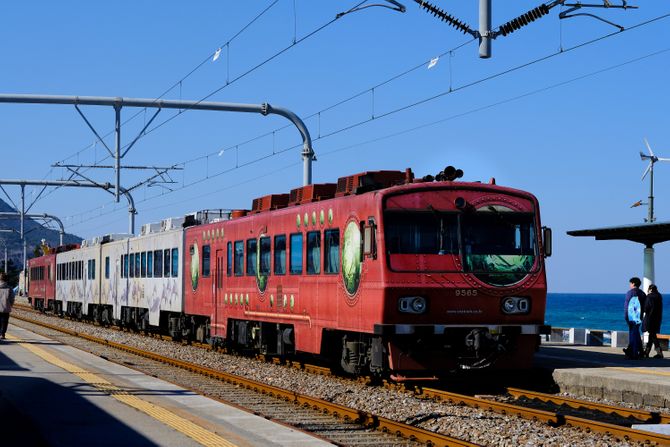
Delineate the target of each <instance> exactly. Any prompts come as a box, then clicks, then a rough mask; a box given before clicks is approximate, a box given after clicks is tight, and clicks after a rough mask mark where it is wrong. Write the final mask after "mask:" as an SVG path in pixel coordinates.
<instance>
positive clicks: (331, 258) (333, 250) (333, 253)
mask: <svg viewBox="0 0 670 447" xmlns="http://www.w3.org/2000/svg"><path fill="white" fill-rule="evenodd" d="M323 243H324V249H323V271H324V272H325V273H339V272H340V230H339V229H337V230H326V231H324V232H323Z"/></svg>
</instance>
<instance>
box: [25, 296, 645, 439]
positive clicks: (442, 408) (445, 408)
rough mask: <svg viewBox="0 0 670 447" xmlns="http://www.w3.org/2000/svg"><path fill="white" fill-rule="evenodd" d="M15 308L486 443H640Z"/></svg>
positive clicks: (79, 329) (36, 317) (86, 331)
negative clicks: (423, 397)
mask: <svg viewBox="0 0 670 447" xmlns="http://www.w3.org/2000/svg"><path fill="white" fill-rule="evenodd" d="M14 313H15V314H16V315H18V316H24V317H26V318H29V319H32V320H38V321H43V322H45V323H49V324H52V325H57V326H59V327H63V328H66V329H70V330H74V331H77V332H80V333H84V334H89V335H92V336H95V337H99V338H103V339H106V340H109V341H111V342H115V343H121V344H124V345H128V346H133V347H137V348H140V349H144V350H148V351H151V352H154V353H156V354H159V355H163V356H166V357H171V358H175V359H178V360H182V361H187V362H191V363H195V364H198V365H202V366H206V367H209V368H212V369H216V370H220V371H224V372H228V373H231V374H237V375H240V376H243V377H245V378H248V379H252V380H256V381H258V382H263V383H266V384H270V385H274V386H277V387H281V388H285V389H289V390H292V391H296V392H300V393H303V394H309V395H311V396H313V397H317V398H320V399H323V400H327V401H330V402H334V403H337V404H340V405H344V406H347V407H350V408H355V409H357V410H360V411H365V412H369V413H372V414H375V415H377V416H381V417H385V418H388V419H392V420H395V421H399V422H404V423H409V424H412V425H415V426H417V427H421V428H423V429H426V430H430V431H434V432H438V433H442V434H445V435H448V436H453V437H457V438H459V439H462V440H465V441H469V442H472V443H475V444H479V445H482V446H510V447H511V446H547V447H549V446H597V447H609V446H629V445H641V444H639V443H637V442H632V441H625V440H620V439H616V438H614V437H612V436H610V435H607V434H601V433H589V432H587V431H585V430H580V429H577V428H571V427H565V426H561V427H557V428H553V427H549V426H547V425H546V424H543V423H541V422H536V421H528V420H525V419H522V418H519V417H516V416H509V415H501V414H497V413H493V412H489V411H483V410H479V409H475V408H470V407H467V406H464V405H455V404H451V403H447V402H434V401H430V400H426V399H421V398H419V397H416V396H414V395H413V394H412V393H410V392H406V391H399V390H391V389H386V388H381V387H375V386H368V385H366V384H364V383H359V382H356V381H350V380H345V379H340V378H336V377H330V376H322V375H317V374H313V373H309V372H306V371H302V370H299V369H295V368H288V367H286V366H282V365H276V364H272V363H265V362H260V361H258V360H255V359H249V358H244V357H237V356H232V355H227V354H222V353H219V352H213V351H208V350H205V349H202V348H198V347H194V346H189V345H182V344H179V343H174V342H171V341H166V340H162V339H158V338H152V337H146V336H142V335H139V334H134V333H130V332H121V331H118V330H111V329H108V328H103V327H99V326H94V325H90V324H85V323H81V322H76V321H71V320H66V319H60V318H56V317H53V316H49V315H43V314H37V313H33V312H27V311H24V310H21V309H17V308H15V309H14ZM15 321H16V320H15ZM19 324H20V323H19Z"/></svg>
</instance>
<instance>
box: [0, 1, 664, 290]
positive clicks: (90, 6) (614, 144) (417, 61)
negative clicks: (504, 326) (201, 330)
mask: <svg viewBox="0 0 670 447" xmlns="http://www.w3.org/2000/svg"><path fill="white" fill-rule="evenodd" d="M356 3H358V2H354V1H351V2H346V1H337V2H336V1H326V0H322V1H318V2H315V1H308V0H296V1H295V2H294V1H293V0H279V1H277V2H274V1H254V2H225V1H224V2H220V1H219V2H214V1H200V2H192V3H191V4H188V5H187V4H185V3H183V2H176V1H162V2H155V1H154V2H151V1H139V2H127V1H121V2H114V3H113V4H111V3H104V2H103V3H100V2H84V1H70V2H65V3H61V2H59V3H55V2H47V1H37V2H29V3H26V2H4V3H3V4H2V5H1V6H0V13H1V14H2V16H3V26H2V28H0V42H2V44H0V48H1V56H0V57H1V59H0V64H1V66H2V70H0V85H1V86H2V87H0V90H1V91H2V92H3V93H33V94H60V95H82V96H83V95H93V96H124V97H143V98H155V97H158V96H159V95H161V94H163V93H164V92H165V91H166V90H168V89H169V88H170V87H171V86H173V85H175V83H178V81H179V80H180V79H183V78H184V76H185V75H186V74H188V73H189V72H191V70H193V69H194V68H195V67H196V66H198V65H199V64H200V63H201V62H203V61H205V60H207V62H205V63H204V64H203V65H202V66H200V68H199V69H197V70H196V71H195V72H193V74H192V75H191V76H189V77H188V78H186V79H184V80H183V81H182V82H181V84H177V86H176V87H174V88H172V89H171V90H169V91H168V92H167V93H166V94H165V96H164V98H166V99H190V100H199V99H202V98H203V97H205V96H207V95H209V94H210V93H212V92H214V91H216V90H219V89H220V90H219V91H218V93H216V94H214V95H212V96H211V97H210V98H209V100H212V101H224V102H242V103H261V102H268V103H270V104H274V105H278V106H283V107H286V108H289V109H291V110H293V111H294V112H296V113H297V114H298V115H300V116H301V117H303V118H304V119H305V122H306V123H307V125H308V127H309V129H310V132H311V134H312V137H313V138H314V140H315V144H314V148H315V151H316V153H317V157H318V161H317V162H316V163H315V164H314V181H315V182H333V181H335V180H336V179H337V178H338V177H340V176H344V175H347V174H351V173H355V172H361V171H365V170H378V169H398V170H403V169H405V168H406V167H411V168H412V169H413V170H414V171H415V173H417V174H418V175H425V174H428V173H433V174H434V173H436V172H437V171H439V170H440V169H442V168H443V167H444V166H446V165H448V164H452V165H455V166H457V167H460V168H462V169H463V170H464V171H465V177H464V179H465V180H483V181H487V180H488V179H489V178H490V177H495V178H496V180H497V182H498V184H502V185H507V186H511V187H515V188H519V189H525V190H528V191H531V192H533V193H534V194H535V195H537V197H538V198H539V200H540V203H541V211H542V218H543V222H544V224H545V225H548V226H550V227H552V228H553V230H554V235H555V236H554V256H552V258H550V259H549V260H548V278H549V290H550V291H553V292H619V291H625V289H626V287H627V280H628V278H629V277H630V276H632V275H641V274H642V271H641V270H642V247H641V246H639V245H637V244H634V243H631V242H625V241H622V242H619V241H617V242H609V241H605V242H595V241H594V240H592V239H591V238H572V237H569V236H567V235H565V232H566V231H567V230H573V229H582V228H594V227H602V226H611V225H618V224H631V223H638V222H642V219H643V218H644V217H645V216H646V208H644V207H639V208H634V209H631V208H629V207H630V205H631V204H632V203H633V202H635V201H637V200H639V199H646V196H647V195H648V182H646V181H645V182H641V181H640V176H641V175H642V172H643V170H644V168H645V164H644V163H643V162H642V161H641V160H640V158H639V155H638V152H639V151H640V150H643V149H644V142H643V138H645V137H646V138H647V139H648V140H649V142H650V143H651V144H652V147H654V148H655V149H656V151H657V152H658V155H660V156H666V157H670V144H669V142H670V126H669V125H668V121H669V119H670V115H669V112H668V103H669V99H670V95H669V94H668V93H669V91H668V90H669V87H668V82H667V77H668V72H669V69H670V44H669V43H668V42H670V38H669V37H670V26H669V25H670V18H663V19H660V20H657V21H655V22H651V23H649V24H645V25H641V26H639V27H636V28H633V27H634V26H635V25H638V24H643V23H645V22H647V21H649V20H651V19H653V18H656V17H660V16H664V15H665V14H668V13H670V2H668V1H649V0H646V1H645V0H637V1H629V3H630V4H633V5H637V6H639V7H640V8H639V9H636V10H627V11H621V10H596V11H589V12H594V13H597V14H599V15H601V16H602V17H604V18H607V19H608V20H611V21H613V22H616V23H618V24H620V25H622V26H624V27H625V28H633V29H630V30H627V31H625V32H622V33H616V31H617V29H616V28H614V27H612V26H611V25H607V24H605V23H603V22H600V21H597V20H595V19H592V18H588V17H575V18H571V19H566V20H559V19H558V12H559V8H555V9H553V10H552V11H551V13H550V14H549V15H548V16H545V17H543V18H541V19H540V20H538V21H536V22H534V23H532V24H530V25H529V26H527V27H525V28H523V29H521V30H519V31H517V32H515V33H513V34H512V35H510V36H507V37H499V38H498V39H497V40H496V41H494V42H493V57H492V58H491V59H488V60H483V59H479V58H478V57H477V45H476V42H470V40H471V39H470V38H469V36H465V35H463V34H461V33H460V32H458V31H456V30H455V29H454V28H451V27H449V26H447V25H446V24H444V23H442V22H439V21H438V20H436V19H435V18H433V17H432V16H431V15H429V14H427V13H426V12H425V11H422V10H421V9H419V7H418V5H417V4H416V3H414V2H413V1H409V0H404V1H403V2H402V3H404V4H405V6H406V7H407V12H406V13H405V14H400V13H398V12H394V11H391V10H389V9H384V8H379V7H375V8H368V9H365V10H362V11H359V12H355V13H351V14H348V15H345V16H344V17H342V18H341V19H339V20H337V21H335V22H333V23H332V24H330V25H328V26H327V27H325V28H323V29H322V30H321V31H319V32H317V33H315V34H313V35H311V36H310V37H307V38H305V39H304V40H301V39H302V38H303V37H305V36H307V35H309V34H310V33H311V32H312V31H314V30H316V29H318V28H320V27H321V26H322V25H324V24H326V23H328V22H330V21H331V20H332V19H333V18H334V17H335V15H336V14H337V13H339V12H342V11H344V10H346V9H348V8H349V7H351V6H353V5H354V4H356ZM434 3H435V4H437V5H438V6H439V7H441V8H443V9H445V10H446V11H448V12H449V13H451V14H452V15H453V16H456V17H458V18H459V19H462V20H463V21H464V22H466V23H468V24H470V25H471V26H473V27H476V26H477V5H478V2H477V1H475V0H472V1H467V2H464V1H455V0H450V1H445V0H434ZM493 3H494V12H493V23H494V25H499V24H501V23H503V22H505V21H507V20H509V19H512V18H514V17H516V16H518V15H519V14H521V13H524V12H526V11H528V10H529V9H532V8H534V7H536V6H538V5H539V4H540V3H539V2H532V1H516V2H501V1H494V2H493ZM595 3H598V2H597V1H596V2H595ZM266 8H269V9H267V12H265V14H263V15H262V16H261V17H260V18H259V19H258V20H257V21H255V22H254V23H253V24H252V25H250V26H249V27H248V28H247V29H246V30H245V31H244V32H242V33H241V34H239V35H238V36H237V37H235V38H234V39H233V40H232V41H231V43H230V44H229V47H228V48H226V47H224V49H223V51H222V52H221V56H220V57H219V59H218V60H217V61H212V60H211V56H212V55H213V54H214V52H215V51H216V50H217V48H219V47H221V46H223V45H224V44H225V43H226V42H228V41H229V40H230V39H231V38H232V37H233V36H235V35H236V34H237V33H238V31H240V30H241V29H243V28H244V27H245V26H246V25H247V24H248V23H249V22H250V21H251V20H252V19H253V18H254V17H256V16H257V15H258V14H259V13H261V11H263V10H265V9H266ZM611 33H615V35H612V36H609V37H605V38H602V39H600V40H597V39H598V38H600V37H603V36H606V35H608V34H611ZM294 40H297V41H298V42H299V43H297V44H296V45H292V43H293V42H294ZM592 41H593V42H592ZM468 42H469V43H468ZM589 42H591V43H589ZM582 44H584V45H582ZM461 45H463V46H462V47H461V48H459V49H457V50H454V51H452V52H450V50H452V49H454V48H457V47H459V46H461ZM287 47H289V48H288V49H286V48H287ZM575 47H577V48H575ZM561 48H562V49H563V51H562V52H561V51H560V50H561ZM283 49H286V51H284V52H283V53H282V54H281V55H279V56H278V57H276V58H274V59H273V60H271V61H270V62H268V63H266V64H264V65H262V66H260V67H259V68H258V69H256V70H253V71H251V72H250V73H249V74H246V75H244V76H242V77H240V75H243V74H244V73H245V72H247V71H249V70H250V69H252V68H253V67H255V66H256V65H258V64H259V63H261V62H263V61H264V60H266V59H268V58H269V57H271V56H272V55H274V54H276V53H278V52H279V51H281V50H283ZM440 54H442V55H443V56H442V57H440V59H439V61H438V63H437V65H436V66H435V67H433V68H431V69H428V68H427V63H428V61H430V60H431V59H432V58H434V57H435V56H438V55H440ZM414 67H419V68H417V69H415V70H411V71H409V72H408V73H406V74H405V75H404V76H400V77H398V78H395V77H396V76H397V75H399V74H401V73H405V72H407V71H408V70H409V69H411V68H414ZM238 77H239V79H237V78H238ZM393 78H395V79H394V80H392V81H389V82H385V81H387V80H390V79H393ZM234 79H236V80H235V81H234V82H232V83H230V84H228V85H226V84H227V82H230V81H231V80H234ZM380 84H383V85H380ZM375 86H378V87H376V88H374V94H373V91H372V87H375ZM222 87H223V88H222ZM450 90H452V92H451V93H449V91H450ZM357 93H362V94H361V95H360V96H358V97H356V98H355V99H352V100H351V101H348V102H345V103H343V104H340V105H338V106H335V107H331V106H333V105H334V104H337V103H339V102H341V101H342V100H344V99H347V98H350V97H352V96H353V95H355V94H357ZM435 96H437V97H436V98H435V99H433V100H430V101H425V102H422V101H423V100H425V99H427V98H431V97H435ZM418 102H421V104H418V105H415V106H411V107H407V108H405V107H406V106H410V105H412V104H415V103H418ZM83 110H84V113H86V115H87V117H88V118H89V120H90V121H91V122H92V123H93V124H94V125H95V126H96V128H97V129H98V131H99V132H101V133H107V132H109V131H110V130H112V128H113V112H112V110H111V109H109V108H100V107H87V108H84V109H83ZM137 112H138V110H136V109H124V110H123V118H124V119H127V118H130V117H131V116H133V115H134V114H136V113H137ZM139 112H140V113H139V115H138V116H137V117H136V118H135V119H133V120H131V121H130V122H129V123H127V124H126V125H125V126H124V128H123V141H124V143H128V142H129V141H131V140H132V139H133V138H134V137H135V135H136V133H137V132H138V131H139V130H140V129H141V128H142V127H143V125H144V122H145V120H147V119H149V117H150V116H151V112H147V113H144V112H143V111H139ZM318 112H321V113H318ZM175 113H176V112H175V111H167V110H166V111H163V112H161V114H160V115H159V116H158V118H157V119H156V121H155V124H154V125H152V126H151V127H150V129H151V128H153V127H154V126H155V125H156V124H160V123H162V122H163V121H165V120H166V119H168V118H173V119H171V120H170V121H168V122H166V123H165V124H164V125H160V127H158V128H156V129H154V130H152V131H151V132H150V133H149V134H148V135H147V136H145V137H144V138H142V139H140V141H139V142H138V143H137V144H136V145H135V147H133V149H132V150H131V151H130V152H129V153H128V155H127V157H126V159H124V163H125V164H129V165H172V164H175V163H184V162H186V161H188V160H194V159H197V160H196V161H192V162H188V163H185V164H184V165H183V167H184V170H183V171H179V172H175V173H174V174H173V178H174V180H175V181H176V182H177V183H175V184H173V185H169V186H170V187H171V188H172V189H173V190H174V191H169V190H168V189H166V188H164V187H159V186H154V187H151V188H139V189H137V190H135V191H133V195H134V197H135V201H136V202H137V208H138V211H139V214H138V216H137V226H138V228H139V225H140V224H142V223H145V222H155V221H158V220H160V219H162V218H165V217H168V216H178V215H182V214H184V213H186V212H189V211H194V210H197V209H204V208H248V207H249V206H250V204H251V200H252V199H253V198H255V197H258V196H262V195H265V194H269V193H278V192H287V191H288V190H290V189H291V188H294V187H296V186H299V185H300V184H301V180H302V178H301V177H302V167H301V164H300V156H299V149H298V148H295V149H290V150H287V149H288V148H291V147H292V146H297V145H299V143H300V138H299V135H298V133H297V132H296V131H295V130H294V129H293V128H291V127H285V126H286V123H287V122H286V121H285V120H283V119H282V118H279V117H263V116H256V115H247V114H232V113H216V112H196V111H189V112H185V113H182V114H180V115H179V116H174V115H175ZM312 115H315V116H313V117H311V118H307V117H310V116H312ZM372 116H375V117H380V116H381V117H380V118H376V119H371V118H372ZM362 122H364V123H363V124H358V123H362ZM0 123H1V124H0V127H1V128H2V131H1V132H0V145H1V147H2V150H3V152H2V153H3V154H4V161H3V163H2V174H0V177H2V178H23V179H54V180H55V179H61V178H65V177H66V176H67V173H66V172H65V171H64V170H63V169H58V168H51V165H52V164H53V163H55V162H57V161H61V162H63V163H73V164H76V163H82V164H91V163H93V162H94V161H95V162H99V163H100V162H102V163H103V164H104V163H109V160H107V161H106V162H105V161H101V160H102V159H103V157H104V151H105V150H104V148H103V147H102V146H101V145H100V144H93V142H94V136H93V134H92V133H91V132H90V130H89V129H88V128H87V127H86V125H85V123H84V122H83V121H82V120H81V118H80V117H79V116H78V114H77V113H76V111H75V110H74V108H73V107H72V106H35V105H10V104H2V105H0ZM355 124H358V125H355ZM352 125H355V126H354V127H351V128H349V129H348V130H341V129H345V128H348V127H350V126H352ZM278 129H281V130H278ZM275 130H277V131H276V132H274V133H273V131H275ZM266 134H267V136H265V137H262V138H258V139H256V140H254V141H253V142H252V143H248V144H241V143H243V142H245V141H247V140H251V139H254V138H255V137H257V136H261V135H266ZM329 134H332V135H329ZM107 143H108V144H110V145H111V144H113V142H112V140H111V139H108V140H107ZM236 146H237V149H235V147H236ZM222 150H223V154H222V155H221V156H219V153H220V152H221V151H222ZM273 152H274V153H276V155H273ZM208 154H209V156H208ZM236 166H237V168H236ZM86 175H89V176H91V177H92V178H95V179H96V180H99V181H112V182H113V181H114V179H113V174H112V172H111V171H104V170H96V171H88V172H87V173H86ZM147 176H148V173H146V172H144V173H142V172H131V171H124V173H123V175H122V184H124V185H125V186H132V185H134V184H136V183H137V182H139V181H141V180H142V179H143V178H145V177H147ZM656 179H657V182H656V192H657V197H656V213H657V218H658V221H668V220H670V209H669V205H670V203H669V197H668V194H670V163H667V164H664V163H660V164H658V165H657V168H656ZM5 189H6V190H7V191H8V193H9V194H10V196H12V199H13V200H15V201H16V200H18V188H16V187H6V188H5ZM38 192H39V190H38V189H33V188H29V189H27V198H28V199H31V198H32V197H35V195H36V194H37V193H38ZM2 198H3V200H6V199H7V198H6V197H5V196H4V195H3V196H2ZM6 201H7V200H6ZM31 212H40V213H50V214H55V215H58V216H59V217H60V218H61V219H62V220H63V221H64V222H65V225H66V230H67V231H69V232H73V233H75V234H78V235H81V236H83V237H91V236H94V235H97V234H103V233H110V232H117V233H118V232H125V231H126V230H127V227H128V224H127V219H128V218H127V205H126V204H125V203H124V201H123V200H122V201H121V203H119V204H114V203H113V200H112V196H111V195H108V194H106V193H104V192H102V191H91V190H78V189H60V190H57V191H53V192H49V193H48V194H45V195H43V198H42V199H40V200H39V201H38V202H37V203H36V204H35V205H34V207H33V209H32V210H31ZM669 264H670V250H669V249H668V247H666V245H663V244H661V245H658V246H657V247H656V282H657V283H658V284H659V288H660V289H661V291H663V290H665V289H666V288H670V275H669V274H668V268H667V266H668V265H669ZM665 284H667V286H666V285H665Z"/></svg>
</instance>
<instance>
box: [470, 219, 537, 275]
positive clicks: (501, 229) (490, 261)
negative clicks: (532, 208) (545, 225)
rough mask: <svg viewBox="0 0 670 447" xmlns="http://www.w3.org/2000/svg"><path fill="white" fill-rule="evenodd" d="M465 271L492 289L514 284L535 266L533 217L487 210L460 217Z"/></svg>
mask: <svg viewBox="0 0 670 447" xmlns="http://www.w3.org/2000/svg"><path fill="white" fill-rule="evenodd" d="M461 239H462V240H461V246H462V256H463V269H464V270H465V271H466V272H472V273H474V274H475V275H476V276H477V277H478V278H479V279H481V280H482V281H484V282H487V283H489V284H492V285H509V284H514V283H516V282H518V281H520V280H521V279H523V277H524V276H525V275H526V274H528V273H529V272H530V271H531V269H532V267H533V264H534V263H535V255H536V248H537V247H536V243H535V226H534V221H533V215H532V214H530V213H519V212H513V211H500V210H499V209H497V208H496V207H488V208H484V209H482V210H478V211H477V212H473V213H464V214H463V215H462V216H461Z"/></svg>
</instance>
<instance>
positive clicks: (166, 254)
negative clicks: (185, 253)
mask: <svg viewBox="0 0 670 447" xmlns="http://www.w3.org/2000/svg"><path fill="white" fill-rule="evenodd" d="M169 277H170V249H169V248H166V249H165V250H163V278H169Z"/></svg>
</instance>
